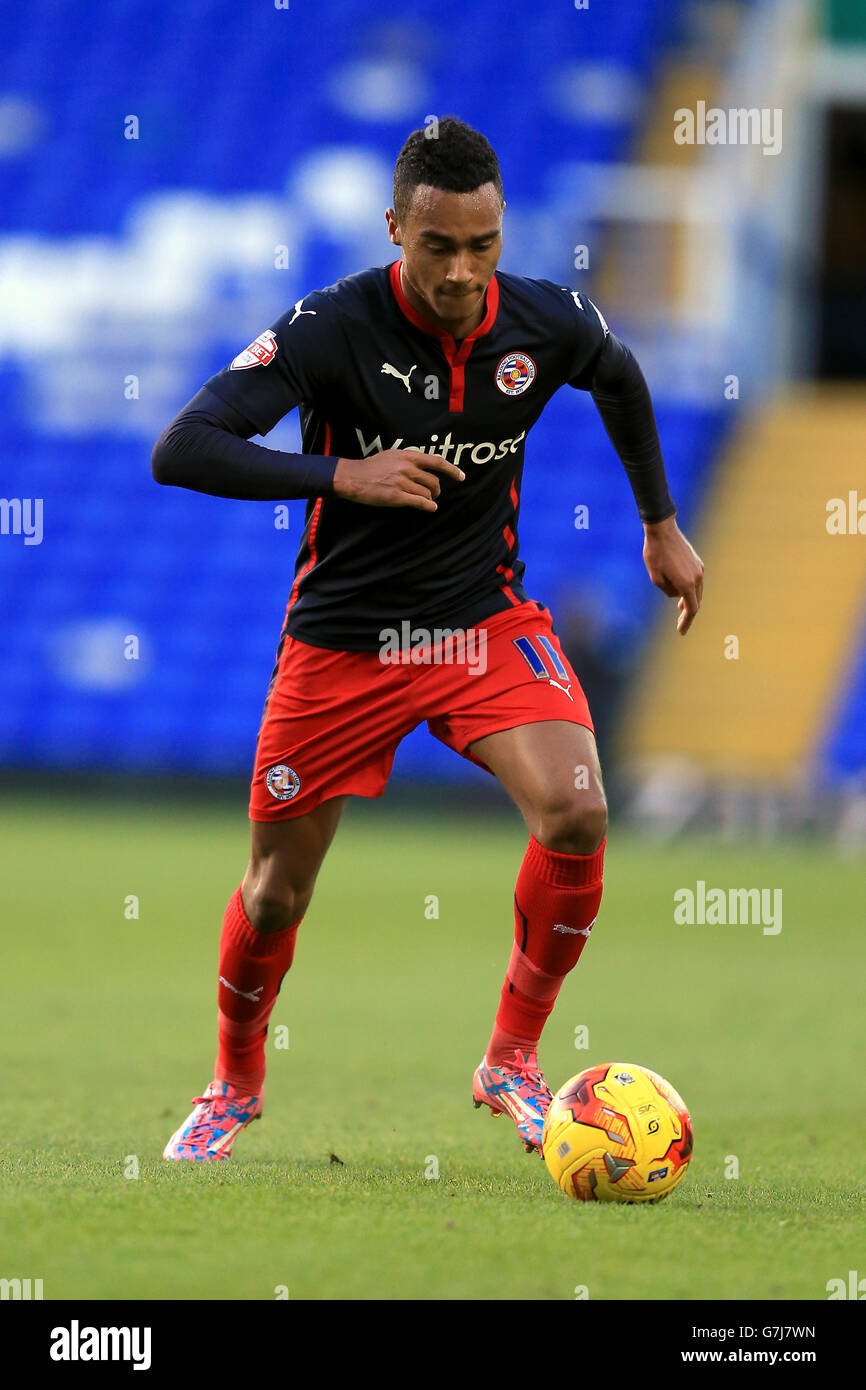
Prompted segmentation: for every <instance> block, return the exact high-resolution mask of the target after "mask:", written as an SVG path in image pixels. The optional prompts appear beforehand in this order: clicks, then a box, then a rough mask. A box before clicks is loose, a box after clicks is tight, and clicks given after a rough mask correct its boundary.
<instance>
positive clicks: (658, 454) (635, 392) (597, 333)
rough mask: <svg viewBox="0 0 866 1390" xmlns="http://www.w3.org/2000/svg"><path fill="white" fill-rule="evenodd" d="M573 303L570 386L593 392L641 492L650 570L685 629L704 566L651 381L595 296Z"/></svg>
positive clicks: (640, 508)
mask: <svg viewBox="0 0 866 1390" xmlns="http://www.w3.org/2000/svg"><path fill="white" fill-rule="evenodd" d="M574 303H575V304H576V305H577V307H578V308H579V309H581V310H582V313H583V315H584V317H583V319H582V320H581V324H582V325H585V328H584V332H583V333H582V334H581V339H582V348H583V350H582V351H581V350H580V349H579V351H578V354H577V357H576V361H575V366H576V371H575V374H574V375H573V376H572V377H571V385H572V386H576V387H578V388H582V389H584V390H588V391H589V392H590V394H591V395H592V399H593V401H594V402H595V405H596V408H597V410H598V413H599V415H600V416H601V420H602V423H603V425H604V427H605V430H606V431H607V435H608V438H609V439H610V441H611V443H612V444H613V447H614V449H615V450H616V452H617V454H618V455H619V458H620V461H621V462H622V465H623V467H624V468H625V471H626V473H627V475H628V479H629V482H630V484H631V488H632V492H633V493H634V498H635V502H636V503H637V508H638V514H639V516H640V519H641V521H642V522H643V528H644V545H643V558H644V564H645V565H646V567H647V571H648V573H649V577H650V579H651V580H652V582H653V584H655V585H656V587H657V588H659V589H661V591H662V593H664V594H667V595H668V597H669V598H676V599H679V604H678V609H679V611H678V615H677V631H678V632H679V633H680V635H681V636H685V634H686V633H687V632H688V630H689V628H690V627H691V625H692V623H693V621H694V619H695V616H696V614H697V611H698V609H699V608H700V606H701V599H702V597H703V588H704V566H703V562H702V560H701V558H700V556H699V555H698V554H697V552H696V550H695V549H694V547H693V546H692V545H691V544H690V542H689V541H688V540H687V538H686V537H685V536H684V535H683V533H682V531H681V530H680V528H679V527H678V526H677V522H676V505H675V503H674V501H673V499H672V498H671V495H670V491H669V489H668V482H667V475H666V473H665V465H664V458H663V457H662V450H661V443H660V441H659V436H658V429H657V427H656V421H655V414H654V412H653V407H652V399H651V397H650V393H649V387H648V386H647V383H646V380H645V378H644V374H643V372H642V371H641V369H640V366H639V365H638V363H637V361H636V360H635V358H634V356H633V355H632V353H631V352H630V350H629V349H628V348H627V347H626V345H625V344H624V343H622V342H621V341H620V340H619V338H617V337H616V335H615V334H613V333H611V332H610V330H609V328H608V326H607V324H606V323H605V321H604V319H603V317H602V315H601V314H600V313H599V312H598V310H597V309H596V307H595V305H594V304H593V303H592V300H590V299H588V298H586V296H584V295H580V296H576V297H574ZM599 338H601V341H600V342H599ZM593 339H595V341H593Z"/></svg>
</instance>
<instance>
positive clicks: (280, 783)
mask: <svg viewBox="0 0 866 1390" xmlns="http://www.w3.org/2000/svg"><path fill="white" fill-rule="evenodd" d="M265 782H266V783H267V788H268V791H269V792H270V794H271V796H274V797H276V799H277V801H291V799H292V797H293V796H297V794H298V792H299V791H300V790H301V779H300V777H299V776H298V774H297V773H296V772H295V769H294V768H293V767H289V765H288V763H276V764H275V765H274V766H273V767H269V768H268V772H267V776H266V777H265Z"/></svg>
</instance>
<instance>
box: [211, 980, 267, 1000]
mask: <svg viewBox="0 0 866 1390" xmlns="http://www.w3.org/2000/svg"><path fill="white" fill-rule="evenodd" d="M220 984H221V985H225V987H226V989H230V990H231V991H232V993H233V994H240V995H241V996H242V997H243V998H244V999H251V1000H252V1002H253V1003H254V1004H261V1002H262V990H263V989H264V985H256V988H255V990H254V991H253V992H252V994H248V993H247V991H246V990H245V989H238V988H237V986H236V985H233V984H230V983H229V981H228V980H227V979H226V978H225V976H223V975H220Z"/></svg>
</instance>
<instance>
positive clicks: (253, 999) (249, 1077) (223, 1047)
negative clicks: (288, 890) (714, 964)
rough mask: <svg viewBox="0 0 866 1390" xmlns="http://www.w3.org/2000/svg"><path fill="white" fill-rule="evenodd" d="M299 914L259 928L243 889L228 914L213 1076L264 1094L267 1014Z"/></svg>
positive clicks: (234, 897) (243, 1089)
mask: <svg viewBox="0 0 866 1390" xmlns="http://www.w3.org/2000/svg"><path fill="white" fill-rule="evenodd" d="M299 925H300V919H298V921H297V922H295V924H294V925H293V926H291V927H285V928H284V929H283V930H282V931H272V932H260V931H256V929H255V927H254V926H253V925H252V923H251V922H250V919H249V918H248V917H247V914H246V912H245V911H244V904H243V899H242V897H241V890H240V888H238V889H236V891H235V892H234V893H233V894H232V896H231V898H230V899H229V903H228V907H227V908H226V911H225V917H224V918H223V929H222V935H221V937H220V957H219V991H218V998H219V1050H218V1052H217V1058H216V1063H215V1065H214V1080H215V1081H228V1082H229V1084H230V1085H232V1086H235V1087H236V1088H237V1089H238V1090H239V1091H241V1092H242V1093H244V1094H245V1095H251V1096H254V1095H259V1094H260V1092H261V1089H262V1085H263V1084H264V1079H265V1038H266V1037H267V1032H268V1019H269V1018H270V1016H271V1010H272V1009H273V1007H274V1004H275V1003H276V1000H277V995H278V994H279V992H280V985H281V984H282V982H283V976H284V975H285V973H286V971H287V970H288V968H289V966H290V965H291V963H292V958H293V956H294V954H295V938H296V937H297V934H298V927H299Z"/></svg>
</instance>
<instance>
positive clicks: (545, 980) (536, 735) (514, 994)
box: [468, 720, 607, 1151]
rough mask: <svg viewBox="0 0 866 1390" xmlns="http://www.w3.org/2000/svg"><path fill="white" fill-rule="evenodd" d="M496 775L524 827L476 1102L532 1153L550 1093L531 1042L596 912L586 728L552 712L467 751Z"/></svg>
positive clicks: (593, 773)
mask: <svg viewBox="0 0 866 1390" xmlns="http://www.w3.org/2000/svg"><path fill="white" fill-rule="evenodd" d="M468 751H470V752H471V754H472V756H473V757H474V758H476V759H478V760H479V761H480V762H482V763H483V764H484V765H485V766H486V767H488V768H489V769H490V771H491V772H492V773H493V774H494V775H495V776H496V777H497V778H498V779H499V781H500V782H501V783H502V785H503V786H504V787H505V789H506V791H508V793H509V795H510V796H511V797H512V800H513V801H514V802H515V803H516V805H517V806H518V807H519V809H520V811H521V812H522V814H523V817H524V819H525V821H526V824H527V827H528V829H529V832H530V839H529V847H528V849H527V851H526V855H525V857H524V860H523V864H522V865H521V868H520V872H519V874H518V877H517V885H516V888H515V894H514V919H515V940H514V945H513V947H512V952H511V960H510V962H509V966H508V971H507V974H506V979H505V983H504V985H503V988H502V994H501V997H500V1002H499V1009H498V1012H497V1015H496V1022H495V1025H494V1028H493V1033H492V1036H491V1038H490V1042H489V1044H488V1048H487V1052H486V1054H485V1057H484V1060H483V1062H482V1063H481V1066H480V1067H479V1068H478V1070H477V1072H476V1074H475V1079H474V1083H473V1097H474V1100H475V1103H476V1105H478V1104H487V1105H489V1106H490V1107H491V1109H492V1110H493V1113H494V1114H495V1113H496V1112H497V1107H499V1108H500V1109H505V1110H507V1111H508V1113H509V1114H511V1115H512V1118H514V1119H515V1120H516V1122H517V1126H518V1129H519V1131H520V1134H521V1137H522V1138H523V1140H524V1146H525V1148H526V1149H527V1151H530V1150H532V1149H538V1150H539V1151H540V1141H541V1128H542V1125H543V1121H544V1116H545V1114H546V1113H547V1107H548V1105H549V1103H550V1091H549V1089H548V1087H547V1083H546V1082H545V1081H544V1077H543V1075H542V1074H541V1071H540V1069H539V1066H538V1043H539V1039H540V1038H541V1033H542V1029H543V1028H544V1025H545V1023H546V1022H547V1019H548V1017H549V1015H550V1013H551V1012H552V1010H553V1006H554V1004H555V1003H556V998H557V995H558V994H559V991H560V989H561V987H562V984H563V981H564V980H565V977H566V976H567V975H568V974H569V972H570V971H571V970H573V969H574V967H575V965H576V964H577V962H578V960H579V959H580V955H581V952H582V951H583V948H584V946H585V945H586V942H587V939H588V937H589V934H590V931H591V929H592V925H593V923H594V921H595V919H596V916H597V914H598V910H599V905H600V903H601V893H602V867H603V862H604V847H605V832H606V828H607V804H606V800H605V795H604V787H603V784H602V777H601V769H600V767H599V763H598V754H597V751H596V746H595V737H594V735H593V733H592V732H591V730H590V729H588V728H585V727H583V726H582V725H580V724H573V723H570V722H566V721H560V720H547V721H544V722H540V723H529V724H523V725H520V726H519V727H517V728H512V729H504V730H502V731H501V732H497V733H493V734H489V735H487V736H486V737H485V738H482V739H479V740H477V741H476V742H475V743H473V744H472V745H471V747H470V749H469V750H468Z"/></svg>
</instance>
